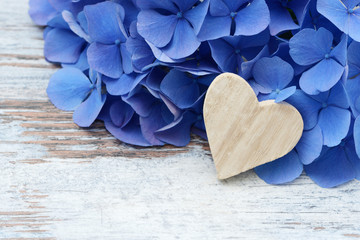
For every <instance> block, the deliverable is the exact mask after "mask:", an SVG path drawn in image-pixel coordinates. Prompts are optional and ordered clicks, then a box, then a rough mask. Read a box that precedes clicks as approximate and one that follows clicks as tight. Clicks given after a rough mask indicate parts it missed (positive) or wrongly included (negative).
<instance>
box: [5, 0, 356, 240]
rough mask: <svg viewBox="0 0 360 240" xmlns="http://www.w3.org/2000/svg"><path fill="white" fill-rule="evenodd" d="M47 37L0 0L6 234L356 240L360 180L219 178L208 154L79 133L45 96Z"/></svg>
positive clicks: (199, 148) (96, 130) (128, 239)
mask: <svg viewBox="0 0 360 240" xmlns="http://www.w3.org/2000/svg"><path fill="white" fill-rule="evenodd" d="M42 48H43V41H42V30H41V29H39V28H37V27H36V26H34V25H33V24H32V23H31V21H30V19H29V17H28V16H27V1H26V0H16V1H15V0H0V161H1V162H0V239H77V240H78V239H125V240H132V239H135V240H149V239H166V240H168V239H186V240H188V239H245V238H246V239H259V238H263V239H359V238H360V221H359V220H360V183H359V182H357V181H352V182H351V183H348V184H345V185H343V186H341V187H339V188H335V189H322V188H320V187H318V186H316V185H315V184H313V183H312V182H311V180H309V179H308V177H306V176H301V177H300V178H299V179H297V180H296V181H295V182H293V183H291V184H289V185H285V186H270V185H267V184H265V183H264V182H263V181H262V180H260V179H259V178H258V177H257V176H256V175H255V174H254V173H253V172H252V171H249V172H246V173H244V174H241V175H240V176H237V177H234V178H231V179H229V180H226V181H219V180H217V179H216V173H215V168H214V164H213V162H212V159H211V157H210V154H209V148H208V145H207V144H206V143H204V142H203V141H201V140H198V139H194V140H193V141H192V143H191V144H190V146H188V147H186V148H172V147H164V148H134V147H131V146H128V145H125V144H122V143H120V142H119V141H117V140H115V139H114V138H113V137H111V135H110V134H108V133H107V132H106V131H105V130H104V128H103V127H102V124H100V123H97V124H95V126H94V127H93V128H91V129H80V128H78V127H77V126H75V125H74V124H73V123H72V120H71V114H70V113H64V112H61V111H59V110H57V109H55V108H54V107H53V106H52V105H51V104H50V103H49V101H48V99H47V97H46V94H45V89H46V86H47V82H48V79H49V77H50V75H51V74H52V73H53V72H54V71H56V69H55V68H54V66H52V65H50V64H48V63H46V62H45V60H44V58H43V53H42Z"/></svg>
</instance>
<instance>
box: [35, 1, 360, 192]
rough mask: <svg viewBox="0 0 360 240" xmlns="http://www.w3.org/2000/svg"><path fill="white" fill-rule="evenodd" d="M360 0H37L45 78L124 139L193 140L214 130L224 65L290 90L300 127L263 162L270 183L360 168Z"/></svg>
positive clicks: (342, 178)
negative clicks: (292, 142)
mask: <svg viewBox="0 0 360 240" xmlns="http://www.w3.org/2000/svg"><path fill="white" fill-rule="evenodd" d="M359 3H360V0H341V1H340V0H339V1H338V0H337V1H335V0H334V1H329V0H292V1H291V0H203V1H199V0H111V1H110V0H30V2H29V5H30V9H29V14H30V16H31V18H32V19H33V21H34V22H35V23H36V24H38V25H41V26H45V30H44V40H45V46H44V55H45V58H46V60H48V61H49V62H52V63H56V64H59V66H61V67H62V69H60V70H58V71H57V72H56V73H55V74H54V75H53V76H52V77H51V79H50V82H49V86H48V88H47V93H48V96H49V98H50V100H51V102H52V103H53V104H54V105H55V106H56V107H58V108H60V109H62V110H65V111H74V115H73V116H74V117H73V118H74V122H75V123H76V124H78V125H79V126H81V127H89V126H91V124H92V123H93V122H94V121H96V120H100V121H103V122H104V124H105V127H106V129H107V130H108V131H109V132H110V133H111V134H112V135H113V136H115V137H116V138H117V139H119V140H121V141H122V142H124V143H128V144H133V145H138V146H146V147H147V146H163V145H165V144H171V145H175V146H186V145H187V144H188V143H189V142H190V140H191V134H196V135H198V136H200V137H201V138H203V139H206V129H205V125H204V120H203V111H202V107H203V102H204V97H205V95H206V91H207V89H208V87H209V85H210V84H211V82H212V80H213V79H214V78H215V77H216V76H217V75H218V74H220V73H222V72H233V73H236V74H238V75H240V76H241V77H243V78H244V79H246V80H247V81H248V82H249V84H250V85H251V86H252V88H253V90H254V92H255V93H256V95H257V96H258V99H259V101H263V100H268V99H272V100H275V101H276V102H287V103H289V104H291V105H293V106H294V107H295V108H297V110H298V111H299V112H300V113H301V115H302V117H303V120H304V131H303V135H302V137H301V139H300V141H299V142H298V144H297V145H296V147H295V148H294V149H293V150H292V151H291V152H290V153H289V154H287V155H285V156H284V157H282V158H280V159H277V160H275V161H273V162H270V163H268V164H264V165H262V166H259V167H257V168H255V172H256V173H257V175H258V176H259V177H260V178H261V179H263V180H264V181H265V182H267V183H269V184H283V183H288V182H291V181H293V180H295V179H296V178H297V177H299V176H300V174H302V173H303V172H304V171H305V173H306V174H307V175H308V176H309V177H310V178H311V179H313V180H314V182H315V183H317V184H318V185H320V186H321V187H334V186H337V185H340V184H342V183H345V182H348V181H350V180H352V179H354V178H355V179H359V178H360V159H359V157H360V116H359V115H360V42H359V41H360V35H359V33H360V22H359V19H360V9H359Z"/></svg>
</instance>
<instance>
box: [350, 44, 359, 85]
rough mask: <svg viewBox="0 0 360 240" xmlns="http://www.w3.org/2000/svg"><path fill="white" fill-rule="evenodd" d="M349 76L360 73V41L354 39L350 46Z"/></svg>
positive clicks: (352, 76)
mask: <svg viewBox="0 0 360 240" xmlns="http://www.w3.org/2000/svg"><path fill="white" fill-rule="evenodd" d="M348 60H349V77H350V78H354V77H356V76H358V75H360V43H359V42H355V41H353V42H352V43H351V44H350V46H349V48H348Z"/></svg>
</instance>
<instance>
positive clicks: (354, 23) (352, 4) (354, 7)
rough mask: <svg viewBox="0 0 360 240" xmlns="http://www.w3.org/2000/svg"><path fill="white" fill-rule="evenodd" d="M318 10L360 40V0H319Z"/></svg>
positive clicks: (345, 31) (342, 29)
mask: <svg viewBox="0 0 360 240" xmlns="http://www.w3.org/2000/svg"><path fill="white" fill-rule="evenodd" d="M317 10H318V11H319V13H321V14H322V15H323V16H324V17H326V18H328V19H329V20H330V21H331V22H332V23H333V24H334V25H335V26H337V27H338V28H339V29H340V30H341V31H342V32H344V33H345V34H348V35H349V36H350V37H351V38H353V39H354V40H355V41H358V42H360V0H337V1H328V0H318V1H317Z"/></svg>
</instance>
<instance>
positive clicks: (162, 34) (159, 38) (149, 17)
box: [137, 10, 178, 47]
mask: <svg viewBox="0 0 360 240" xmlns="http://www.w3.org/2000/svg"><path fill="white" fill-rule="evenodd" d="M177 23H178V18H177V17H176V15H168V16H164V15H161V14H159V13H158V12H156V11H154V10H144V11H141V12H140V13H139V15H138V22H137V29H138V32H139V34H140V35H141V36H142V37H143V38H145V39H146V40H147V41H149V42H151V43H152V44H154V45H155V46H156V47H165V46H166V45H167V44H168V43H169V42H170V41H171V39H172V37H173V34H174V32H175V29H176V26H177Z"/></svg>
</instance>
